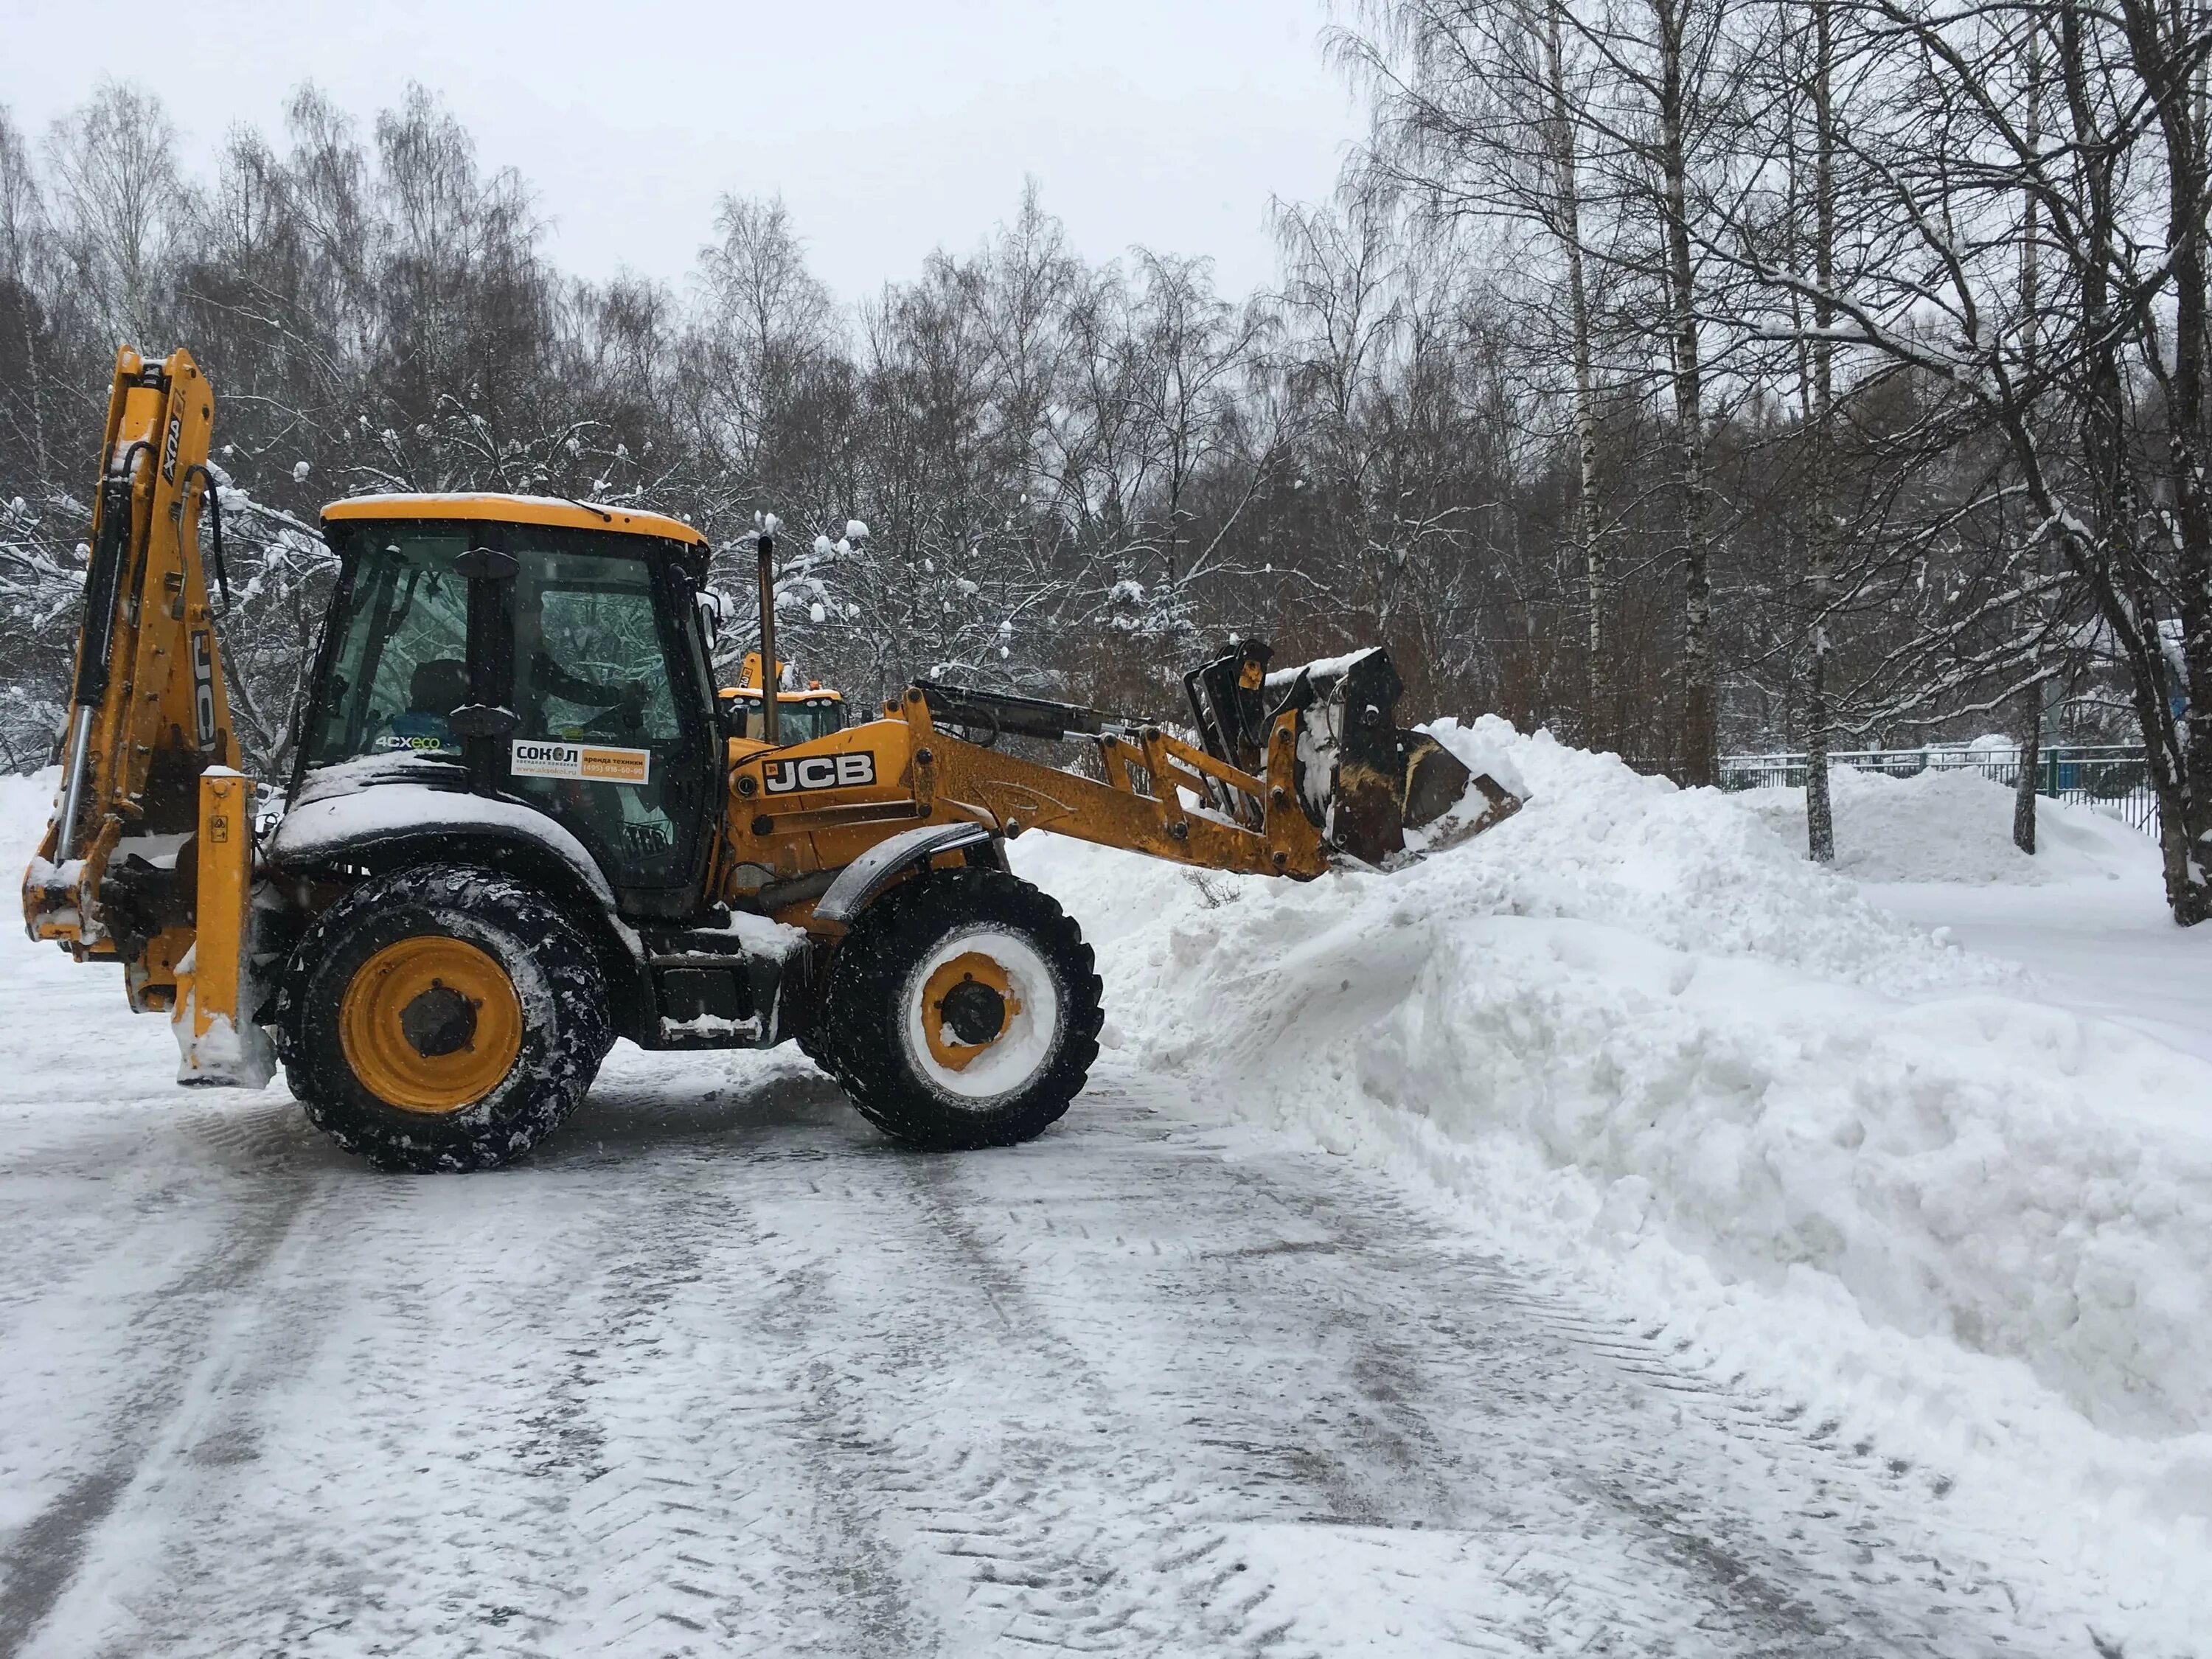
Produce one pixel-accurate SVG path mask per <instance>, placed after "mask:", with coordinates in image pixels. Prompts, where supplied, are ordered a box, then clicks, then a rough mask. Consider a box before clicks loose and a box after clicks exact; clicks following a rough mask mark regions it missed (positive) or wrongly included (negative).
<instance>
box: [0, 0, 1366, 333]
mask: <svg viewBox="0 0 2212 1659" xmlns="http://www.w3.org/2000/svg"><path fill="white" fill-rule="evenodd" d="M4 10H5V12H6V14H7V15H6V20H5V21H4V22H0V103H4V104H5V105H6V106H8V107H9V111H10V112H11V113H12V115H13V116H14V117H15V119H16V120H17V121H18V122H19V123H21V125H22V126H23V127H24V128H25V129H27V131H30V132H32V133H33V134H43V132H44V131H45V130H46V125H47V123H48V122H50V121H51V120H52V118H54V117H55V116H57V115H58V114H60V113H62V112H64V111H65V110H67V109H69V108H70V107H72V106H75V105H76V104H77V103H79V102H81V101H82V100H83V99H84V97H85V96H86V95H87V94H88V92H89V91H90V90H91V89H92V88H93V87H94V84H96V83H97V82H98V81H99V80H100V78H101V77H102V76H114V77H117V78H118V79H125V80H136V81H138V82H142V83H143V84H146V85H149V86H151V87H153V88H155V89H156V90H158V91H159V92H161V94H163V96H164V98H165V99H166V100H167V103H168V106H169V108H170V112H171V113H172V115H173V118H175V120H176V121H177V124H178V125H179V128H180V129H182V131H183V133H184V136H185V146H186V154H187V156H188V159H189V160H190V161H191V162H192V163H193V165H194V167H195V169H196V170H197V167H198V166H199V164H200V163H201V162H203V161H204V160H205V159H206V158H207V157H209V156H210V155H211V154H212V152H213V151H214V149H215V148H216V145H217V144H218V143H220V141H221V139H222V134H223V132H224V131H225V129H227V128H228V126H230V125H232V124H234V123H237V122H245V123H247V124H250V125H257V126H259V127H262V128H263V129H264V130H265V131H270V132H271V133H274V132H275V131H276V129H277V127H278V125H279V124H280V122H281V118H282V111H283V100H284V95H285V94H286V92H287V91H288V90H289V88H292V87H294V86H295V85H297V84H298V83H299V82H301V81H302V80H307V79H313V81H315V82H317V83H318V84H319V85H320V86H321V87H322V88H324V89H325V91H327V92H328V93H330V94H332V95H333V96H334V97H335V98H336V99H337V101H338V102H339V103H341V104H342V105H343V106H345V107H347V108H348V109H349V110H352V111H354V112H356V113H357V114H360V115H362V116H364V117H365V116H367V115H368V113H369V112H373V111H374V110H375V109H377V108H380V107H382V106H388V105H390V104H392V103H394V102H396V101H397V100H398V98H399V97H400V95H401V94H402V92H403V90H404V88H405V86H406V84H407V82H409V81H410V80H416V81H420V82H422V83H423V84H424V85H426V86H428V88H431V89H432V90H433V91H434V92H435V93H437V94H439V95H440V96H441V98H442V99H443V100H445V102H446V103H447V106H448V107H450V108H451V109H452V110H453V112H455V113H456V114H458V115H459V117H460V118H461V119H462V120H463V121H464V122H465V125H467V126H468V128H469V129H470V131H471V132H472V133H473V134H474V135H475V137H476V140H477V146H478V151H479V155H480V157H481V159H482V160H483V161H485V162H486V163H488V164H491V165H503V164H511V165H513V166H514V167H519V168H520V169H521V171H522V172H523V173H524V174H525V175H526V177H527V178H528V179H530V180H531V182H532V184H533V185H535V186H536V188H537V191H538V200H539V205H540V209H541V210H542V211H543V213H544V215H545V216H547V217H548V218H549V219H550V221H551V222H552V234H551V246H552V249H553V252H554V253H555V255H556V258H558V259H559V260H560V261H561V262H562V264H564V265H565V266H567V267H568V269H570V270H574V271H577V272H578V273H580V274H582V275H586V276H606V275H609V274H611V272H613V271H615V270H617V269H620V268H623V267H628V268H629V269H630V270H635V271H640V272H643V273H646V274H647V275H651V276H661V277H676V276H680V275H682V274H683V273H684V271H685V270H688V269H689V268H690V264H691V260H692V258H693V255H694V253H695V252H696V249H697V247H698V246H699V245H700V243H701V242H702V241H703V240H705V239H706V237H707V235H708V228H709V224H710V221H711V218H712V214H713V204H714V198H715V197H716V196H718V195H719V194H720V193H721V192H723V191H739V192H742V193H745V194H751V195H763V196H766V195H773V194H776V193H778V192H781V195H782V197H783V198H784V200H785V202H786V203H787V204H788V205H789V207H790V209H791V211H792V216H793V221H794V222H795V223H796V225H797V227H798V228H799V231H800V233H801V234H803V235H804V236H805V238H806V240H807V244H808V247H809V250H810V254H811V259H812V262H813V264H814V268H815V270H816V271H817V273H818V274H819V275H820V276H823V278H825V279H826V280H827V281H828V282H829V283H830V284H831V285H832V286H833V287H834V288H836V289H837V290H838V291H839V292H840V293H842V295H845V296H846V297H848V298H857V297H859V296H860V295H864V294H866V293H870V292H872V291H873V290H874V289H875V288H876V287H877V286H878V284H879V283H882V282H884V280H885V279H887V278H892V277H904V276H911V275H912V274H913V273H914V272H915V270H916V268H917V266H918V265H919V264H920V261H921V257H922V255H923V254H925V253H926V252H928V251H929V249H931V248H932V247H934V246H939V245H946V246H952V247H955V248H959V249H965V248H968V247H969V246H973V245H974V244H975V242H976V241H977V240H979V239H980V238H981V236H982V235H983V234H985V233H986V232H987V230H988V229H989V228H991V226H992V225H994V223H996V222H999V221H1000V220H1003V219H1005V218H1006V217H1007V216H1009V215H1010V214H1011V213H1012V210H1013V208H1014V206H1015V204H1016V202H1017V200H1018V197H1019V194H1020V191H1021V185H1022V179H1023V178H1024V175H1025V174H1027V175H1034V176H1035V177H1036V179H1038V181H1039V182H1040V183H1041V184H1042V186H1043V191H1044V200H1045V205H1046V206H1047V207H1048V209H1050V210H1052V211H1053V212H1054V213H1056V214H1058V215H1059V216H1060V217H1061V218H1062V219H1063V220H1065V221H1066V223H1067V226H1068V228H1069V231H1070V233H1071V234H1072V236H1073V239H1074V241H1075V244H1076V246H1077V247H1078V248H1079V250H1080V251H1082V252H1084V253H1085V254H1087V255H1089V256H1091V257H1093V258H1104V257H1109V256H1111V255H1114V254H1117V253H1119V252H1121V251H1122V250H1123V249H1124V248H1126V247H1127V246H1129V245H1130V244H1132V243H1138V242H1141V243H1144V244H1146V245H1147V246H1153V247H1157V248H1161V249H1164V250H1167V251H1171V252H1180V253H1204V254H1210V255H1212V256H1213V258H1214V259H1215V260H1216V263H1217V270H1218V276H1219V280H1220V282H1221V284H1222V286H1223V288H1224V289H1227V290H1229V291H1231V292H1235V291H1241V290H1243V289H1247V288H1249V287H1252V286H1254V285H1255V284H1257V283H1261V282H1264V281H1266V280H1267V279H1268V277H1269V276H1271V275H1272V272H1273V246H1272V244H1271V242H1270V240H1269V239H1268V234H1267V204H1268V201H1269V199H1270V197H1284V198H1285V199H1288V200H1292V201H1310V200H1315V199H1317V198H1319V197H1322V196H1324V195H1326V194H1327V192H1328V189H1329V187H1330V185H1331V184H1332V183H1333V182H1334V178H1335V175H1336V172H1337V168H1338V166H1339V164H1340V161H1342V159H1343V155H1344V153H1345V149H1346V145H1347V144H1348V143H1349V142H1350V141H1351V140H1352V137H1354V136H1355V134H1356V132H1357V131H1358V126H1359V118H1358V111H1357V108H1356V106H1355V105H1354V102H1353V100H1352V98H1351V97H1350V95H1349V94H1348V93H1347V92H1346V88H1345V86H1344V83H1343V81H1342V79H1341V77H1340V76H1339V74H1338V73H1337V71H1335V70H1333V69H1332V68H1330V67H1329V66H1328V64H1326V63H1324V62H1323V60H1322V54H1321V51H1320V48H1319V46H1318V37H1319V35H1320V32H1321V30H1322V27H1323V25H1324V24H1325V23H1326V22H1327V21H1328V14H1327V12H1326V11H1325V9H1324V6H1323V3H1322V0H1081V3H1065V0H919V3H916V0H904V3H902V0H797V3H788V0H787V3H778V4H764V3H757V0H725V3H721V4H708V5H701V4H696V3H695V4H684V3H680V0H629V3H622V0H617V3H612V4H609V3H599V4H593V5H580V4H574V3H570V0H542V3H538V4H513V3H503V0H501V3H494V0H453V3H443V4H441V3H428V0H371V3H363V0H341V3H333V0H289V3H283V4H276V5H267V4H263V5H254V4H246V3H240V0H193V3H192V4H191V6H190V7H188V8H187V9H186V10H185V12H179V13H177V14H175V15H173V17H172V19H171V20H170V21H171V22H172V23H173V25H174V26H173V27H161V28H159V29H156V30H153V31H149V30H146V29H143V28H138V27H131V26H130V25H128V24H127V23H118V17H119V16H120V15H121V14H119V13H118V12H117V11H116V10H115V9H113V8H112V7H108V6H100V5H93V4H88V3H85V0H69V3H64V0H5V3H4ZM149 15H153V14H149Z"/></svg>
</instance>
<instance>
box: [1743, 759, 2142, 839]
mask: <svg viewBox="0 0 2212 1659" xmlns="http://www.w3.org/2000/svg"><path fill="white" fill-rule="evenodd" d="M1828 761H1829V763H1830V764H1831V765H1833V766H1849V767H1851V768H1854V769H1857V770H1858V771H1861V772H1880V773H1882V774H1884V775H1887V776H1889V777H1893V778H1910V777H1916V776H1917V775H1919V774H1921V773H1923V772H1943V771H1954V772H1978V773H1980V774H1981V775H1982V776H1984V777H1985V778H1988V779H1989V780H1990V781H1991V782H1993V783H2002V784H2003V785H2005V786H2006V787H2012V786H2014V785H2015V784H2017V783H2018V782H2019V781H2020V763H2021V755H2020V750H2018V749H2017V748H2013V747H2009V746H2007V745H2002V744H1935V745H1930V746H1929V747H1928V748H1925V749H1860V750H1833V751H1832V752H1831V753H1830V755H1829V756H1828ZM1808 765H1809V761H1808V757H1806V756H1804V755H1803V754H1802V753H1781V754H1772V755H1723V757H1721V787H1722V788H1723V789H1763V788H1768V787H1774V786H1780V787H1784V788H1790V789H1802V788H1803V787H1805V775H1806V772H1807V769H1808ZM2035 770H2036V780H2035V790H2036V793H2038V794H2039V795H2048V796H2049V797H2051V799H2053V800H2063V801H2071V802H2074V803H2075V804H2076V805H2086V806H2094V807H2100V808H2102V809H2103V810H2104V811H2108V812H2110V813H2111V814H2112V816H2113V817H2118V818H2119V819H2120V820H2121V821H2123V822H2124V823H2128V824H2130V825H2131V826H2133V827H2134V828H2136V829H2140V830H2142V832H2143V833H2144V834H2145V835H2147V836H2156V835H2157V834H2158V800H2157V798H2156V797H2155V796H2154V795H2153V794H2152V793H2151V791H2150V778H2149V772H2148V767H2147V765H2146V764H2145V763H2144V760H2143V752H2142V750H2141V749H2140V748H2137V747H2136V746H2135V745H2133V744H2060V745H2058V746H2057V747H2054V748H2048V749H2045V750H2040V751H2039V753H2038V754H2037V756H2036V765H2035Z"/></svg>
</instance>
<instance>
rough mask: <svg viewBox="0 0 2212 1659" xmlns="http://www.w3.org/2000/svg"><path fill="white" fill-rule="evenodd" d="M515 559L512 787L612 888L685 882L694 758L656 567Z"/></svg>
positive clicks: (583, 558) (568, 558)
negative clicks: (581, 848)
mask: <svg viewBox="0 0 2212 1659" xmlns="http://www.w3.org/2000/svg"><path fill="white" fill-rule="evenodd" d="M556 545H557V544H556ZM517 551H518V553H519V555H520V562H521V566H522V568H521V574H520V577H519V578H518V579H517V580H516V582H515V584H514V589H513V605H514V696H515V704H514V707H515V713H516V714H518V715H519V716H520V718H521V725H520V727H519V728H518V729H517V730H516V732H515V739H516V744H515V747H514V749H513V751H511V752H512V766H513V788H514V790H515V792H516V793H518V794H520V795H522V796H524V797H526V798H529V799H535V800H537V801H538V803H539V804H540V805H543V806H544V810H545V811H548V812H550V814H552V815H553V816H554V817H556V818H558V819H560V821H561V822H562V823H563V824H565V825H567V826H568V829H570V830H571V831H572V832H573V833H574V835H575V836H577V838H578V839H579V840H580V841H582V842H584V844H585V845H586V847H587V848H590V850H591V853H592V856H593V858H595V859H596V860H599V864H600V866H602V867H603V868H604V869H605V871H606V872H607V875H608V877H609V878H610V879H611V880H612V881H613V883H614V884H615V885H617V887H653V886H664V885H669V884H674V883H677V882H679V881H682V880H684V879H686V878H688V877H689V875H690V867H691V852H692V846H693V842H694V839H695V832H696V823H694V820H695V819H696V817H697V813H698V807H697V804H696V799H691V798H685V797H684V787H683V781H684V779H685V778H686V777H687V776H688V773H689V771H690V770H691V769H696V755H694V753H693V752H692V748H691V746H690V740H689V736H688V734H687V732H686V730H685V726H684V721H683V720H682V718H681V717H680V714H679V712H678V706H677V702H676V698H677V695H678V685H679V684H688V681H686V680H684V679H683V678H681V676H680V675H679V673H678V671H676V669H677V665H675V664H673V663H671V661H670V659H669V656H668V652H667V650H666V647H665V642H664V641H663V638H662V633H661V618H660V614H659V607H658V606H657V605H655V603H654V598H653V574H652V570H651V568H650V567H649V566H648V565H647V563H646V562H645V561H643V560H642V559H636V558H618V557H609V556H601V555H599V554H592V553H572V552H567V551H558V550H555V551H547V550H530V549H527V548H522V549H518V550H517ZM684 667H685V668H686V669H688V668H689V667H690V665H689V663H688V662H687V663H686V664H685V665H684ZM693 796H695V797H696V790H695V791H693Z"/></svg>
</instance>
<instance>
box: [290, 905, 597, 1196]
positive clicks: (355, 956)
mask: <svg viewBox="0 0 2212 1659" xmlns="http://www.w3.org/2000/svg"><path fill="white" fill-rule="evenodd" d="M276 1034H277V1035H276V1052H277V1055H278V1057H279V1058H280V1059H282V1060H283V1062H284V1079H285V1081H286V1082H287V1083H288V1084H289V1085H291V1089H292V1092H293V1094H294V1095H295V1096H296V1097H298V1098H299V1101H300V1103H301V1105H302V1106H304V1107H305V1108H306V1109H307V1116H308V1118H309V1119H310V1120H311V1121H313V1123H314V1125H315V1127H318V1128H319V1129H320V1130H322V1131H323V1133H325V1134H327V1135H329V1136H330V1138H331V1139H332V1140H335V1141H336V1142H337V1144H338V1145H339V1146H343V1147H344V1148H345V1149H346V1150H347V1151H348V1152H353V1153H356V1154H357V1155H359V1156H360V1157H362V1158H365V1159H367V1160H368V1162H369V1163H370V1164H374V1166H375V1167H376V1168H378V1169H380V1170H406V1171H410V1172H414V1173H418V1174H427V1173H430V1172H432V1171H438V1170H488V1169H494V1168H496V1167H497V1166H498V1165H500V1164H505V1163H507V1162H509V1161H511V1160H512V1159H514V1158H520V1157H521V1156H522V1155H523V1154H524V1153H526V1152H528V1151H530V1149H531V1148H532V1147H533V1146H536V1145H537V1144H538V1142H539V1141H540V1140H542V1139H544V1138H545V1136H546V1135H547V1134H549V1133H551V1131H552V1130H553V1129H554V1127H556V1126H557V1125H558V1124H559V1123H560V1121H561V1120H562V1118H564V1117H566V1116H567V1115H568V1113H569V1112H570V1111H571V1110H572V1109H574V1107H575V1105H576V1103H578V1102H579V1101H580V1100H581V1099H582V1098H583V1097H584V1091H586V1089H588V1088H589V1087H590V1086H591V1083H592V1077H593V1076H594V1075H596V1074H597V1073H598V1071H599V1061H600V1060H601V1059H602V1058H603V1057H604V1056H605V1054H606V1051H607V1049H608V1048H609V1047H610V1046H611V1042H612V1030H611V1023H610V1021H609V1018H608V1015H607V998H606V987H605V983H604V981H603V979H602V977H601V975H600V972H599V965H598V963H596V962H595V961H594V960H593V958H592V952H591V950H590V947H589V946H588V945H586V943H585V941H584V939H583V937H582V936H581V934H580V933H579V932H578V931H577V929H576V927H575V926H574V924H573V923H572V922H570V921H568V919H567V918H566V917H565V916H564V915H562V913H561V912H560V910H559V909H557V908H556V907H555V906H554V904H553V903H552V902H551V901H550V899H548V898H547V897H546V896H544V894H543V893H541V892H539V891H538V890H536V889H535V888H532V887H530V886H528V885H527V884H524V883H522V882H519V881H517V880H515V879H513V878H512V877H508V876H502V875H500V874H497V873H495V872H492V871H489V870H480V869H475V868H471V867H469V866H458V865H431V866H416V867H415V868H412V869H408V870H402V871H398V872H394V873H393V874H392V875H388V876H384V877H380V878H376V879H374V880H371V881H367V882H363V883H362V884H361V885H360V886H358V887H356V888H354V889H353V890H351V891H350V892H349V893H347V894H346V895H345V896H344V897H343V898H341V899H340V900H338V902H337V903H335V904H333V905H331V908H329V909H327V910H325V912H324V913H323V914H322V915H321V916H319V918H317V920H316V921H315V924H314V926H313V927H311V928H310V929H308V931H307V937H306V938H305V939H302V940H301V943H300V945H299V948H298V949H297V950H295V951H294V952H293V953H292V960H291V964H290V967H289V970H288V971H287V972H286V974H285V975H284V981H283V986H282V987H281V989H280V991H279V993H278V996H277V1005H276Z"/></svg>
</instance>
